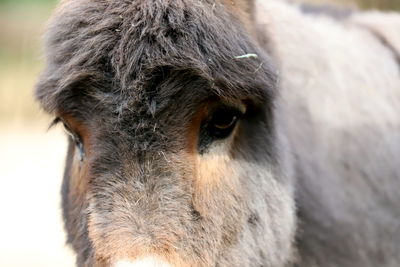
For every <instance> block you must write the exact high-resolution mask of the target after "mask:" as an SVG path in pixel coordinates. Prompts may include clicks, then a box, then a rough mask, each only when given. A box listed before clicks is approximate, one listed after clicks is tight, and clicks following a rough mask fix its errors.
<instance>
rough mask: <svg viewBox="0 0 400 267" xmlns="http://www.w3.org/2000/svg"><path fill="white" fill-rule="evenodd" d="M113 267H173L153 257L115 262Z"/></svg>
mask: <svg viewBox="0 0 400 267" xmlns="http://www.w3.org/2000/svg"><path fill="white" fill-rule="evenodd" d="M114 267H173V266H171V265H170V264H169V263H167V262H165V261H162V260H159V259H157V258H155V257H146V258H142V259H138V260H134V261H130V260H122V261H117V262H116V263H115V264H114Z"/></svg>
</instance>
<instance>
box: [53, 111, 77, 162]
mask: <svg viewBox="0 0 400 267" xmlns="http://www.w3.org/2000/svg"><path fill="white" fill-rule="evenodd" d="M60 123H62V124H63V126H64V130H65V131H66V132H67V134H68V135H69V136H70V138H71V139H72V141H73V142H74V144H75V146H76V147H77V148H78V151H79V156H80V158H79V159H80V161H83V159H84V158H85V148H84V146H83V142H82V139H81V137H80V136H79V135H78V134H77V133H75V132H74V131H73V130H72V129H71V127H70V126H69V125H68V123H67V122H65V121H64V120H63V119H62V118H60V117H56V118H55V119H54V120H53V121H52V122H51V123H50V126H49V129H50V128H52V127H54V126H56V125H57V124H60Z"/></svg>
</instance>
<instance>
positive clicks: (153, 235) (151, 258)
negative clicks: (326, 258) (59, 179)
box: [36, 0, 294, 266]
mask: <svg viewBox="0 0 400 267" xmlns="http://www.w3.org/2000/svg"><path fill="white" fill-rule="evenodd" d="M225 2H227V3H219V2H214V1H212V0H210V1H197V0H174V1H167V0H129V1H126V0H125V1H122V0H112V1H104V0H68V1H64V2H62V4H61V5H60V7H59V9H58V10H57V12H56V13H55V15H54V17H53V19H52V21H51V23H50V26H49V29H48V33H47V38H46V39H47V46H46V52H47V54H46V58H47V68H46V70H45V71H44V73H43V74H42V76H41V80H40V82H39V84H38V86H37V92H36V95H37V98H38V99H39V101H40V102H41V104H42V106H43V108H44V109H45V110H46V111H47V112H49V113H50V114H52V115H54V116H55V117H56V118H57V119H56V121H60V122H62V123H63V124H64V126H65V128H66V130H67V132H68V133H69V150H68V155H67V162H66V169H65V174H64V183H63V189H62V195H63V211H64V219H65V226H66V230H67V233H68V243H69V244H71V245H72V247H73V248H74V250H75V251H76V253H77V255H78V259H77V263H78V265H79V266H119V264H122V263H123V262H130V263H131V264H132V266H153V265H151V263H154V264H155V263H159V264H161V263H163V264H165V266H217V265H218V266H261V265H262V266H283V265H285V264H286V263H287V261H288V260H289V258H290V257H291V243H292V242H291V241H292V238H293V229H294V216H293V210H294V208H293V199H292V186H291V180H290V177H289V175H287V173H286V169H287V162H286V161H287V160H286V156H285V146H284V143H283V142H282V140H283V138H282V136H281V135H280V134H278V133H277V132H278V130H279V129H278V128H279V125H278V123H276V121H277V116H279V114H276V113H277V111H276V109H275V108H274V106H275V105H276V101H275V95H276V91H277V79H276V74H275V72H274V68H273V66H272V63H271V59H270V58H269V57H268V55H267V54H266V53H265V52H264V51H262V50H260V48H259V47H258V46H257V44H256V43H255V42H254V41H253V40H252V38H251V34H249V32H251V29H252V25H251V24H250V23H251V15H250V12H249V10H251V3H247V2H245V1H242V2H240V1H238V2H232V1H225ZM238 7H240V8H241V9H238ZM139 263H142V264H143V265H138V264H139ZM135 264H136V265H135ZM146 264H150V265H146ZM121 266H122V265H121ZM154 266H155V265H154ZM157 266H158V265H157ZM160 266H164V265H160Z"/></svg>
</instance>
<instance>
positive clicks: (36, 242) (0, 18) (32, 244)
mask: <svg viewBox="0 0 400 267" xmlns="http://www.w3.org/2000/svg"><path fill="white" fill-rule="evenodd" d="M265 1H268V0H265ZM293 1H298V2H299V1H308V2H315V3H323V4H329V3H333V2H335V3H340V4H342V5H350V6H354V5H355V4H356V3H358V4H360V6H362V8H380V9H387V10H390V9H392V10H400V0H354V1H346V0H293ZM55 5H56V2H55V1H54V0H0V166H1V168H0V179H1V180H0V181H1V186H0V210H1V211H2V219H1V220H0V266H7V267H13V266H14V267H17V266H31V267H34V266H40V267H46V266H48V267H51V266H58V267H63V266H65V267H66V266H73V257H72V256H71V255H72V254H71V253H70V252H69V251H68V249H67V248H65V247H64V233H63V228H62V223H61V211H60V208H59V207H60V195H59V190H60V184H61V179H60V178H61V173H62V168H63V161H64V159H63V158H64V155H65V138H64V136H63V135H62V132H61V131H60V130H59V129H58V130H57V129H56V130H52V131H51V132H48V133H46V128H47V125H48V123H49V122H50V118H49V117H47V116H46V115H44V114H43V112H41V111H40V109H39V108H38V105H37V104H36V103H35V102H34V101H33V87H34V84H35V82H36V79H37V76H38V74H39V72H40V70H41V69H42V68H43V59H42V58H41V36H42V33H43V30H44V26H45V22H46V20H47V18H48V17H49V16H50V14H51V10H52V9H53V8H54V6H55Z"/></svg>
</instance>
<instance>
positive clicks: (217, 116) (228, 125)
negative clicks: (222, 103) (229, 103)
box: [206, 107, 243, 139]
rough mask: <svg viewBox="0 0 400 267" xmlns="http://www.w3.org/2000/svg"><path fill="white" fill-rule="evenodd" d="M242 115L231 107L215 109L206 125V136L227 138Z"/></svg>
mask: <svg viewBox="0 0 400 267" xmlns="http://www.w3.org/2000/svg"><path fill="white" fill-rule="evenodd" d="M242 115H243V114H242V113H241V112H240V111H239V110H237V109H235V108H231V107H220V108H218V109H216V110H215V111H214V112H213V113H212V115H211V118H210V119H209V121H208V123H207V127H206V129H207V132H208V134H209V135H210V136H211V137H214V138H219V139H221V138H226V137H228V136H229V135H230V134H231V132H232V131H233V129H234V128H235V125H236V123H237V122H238V120H239V119H240V117H241V116H242Z"/></svg>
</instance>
